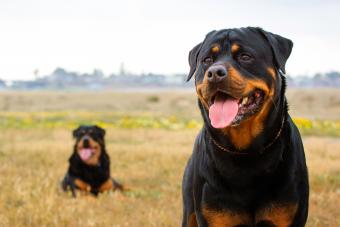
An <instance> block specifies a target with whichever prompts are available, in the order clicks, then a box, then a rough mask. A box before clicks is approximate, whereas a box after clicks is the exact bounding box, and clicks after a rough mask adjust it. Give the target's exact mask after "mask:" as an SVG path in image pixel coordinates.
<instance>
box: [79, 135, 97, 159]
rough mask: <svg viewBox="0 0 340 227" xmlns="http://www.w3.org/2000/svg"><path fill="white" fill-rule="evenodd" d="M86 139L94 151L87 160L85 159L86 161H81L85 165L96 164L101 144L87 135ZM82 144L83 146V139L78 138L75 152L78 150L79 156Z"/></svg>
mask: <svg viewBox="0 0 340 227" xmlns="http://www.w3.org/2000/svg"><path fill="white" fill-rule="evenodd" d="M88 139H89V143H90V147H91V149H93V150H94V153H93V155H92V156H91V157H90V158H89V159H88V160H86V161H84V160H82V161H83V162H84V163H85V164H87V165H98V163H99V157H100V155H101V153H102V149H101V146H100V144H99V143H98V142H97V141H95V140H94V139H92V138H91V137H89V138H88ZM83 146H84V145H83V139H80V140H79V142H78V144H77V152H78V155H79V156H80V150H81V149H82V148H83Z"/></svg>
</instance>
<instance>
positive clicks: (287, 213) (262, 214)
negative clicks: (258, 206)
mask: <svg viewBox="0 0 340 227" xmlns="http://www.w3.org/2000/svg"><path fill="white" fill-rule="evenodd" d="M297 208H298V205H297V204H296V203H294V204H287V205H271V206H269V207H266V208H264V209H262V210H260V211H258V212H257V213H256V214H255V221H256V223H258V222H260V221H270V222H272V223H273V224H274V225H275V226H277V227H289V226H290V225H291V224H292V222H293V220H294V217H295V214H296V211H297Z"/></svg>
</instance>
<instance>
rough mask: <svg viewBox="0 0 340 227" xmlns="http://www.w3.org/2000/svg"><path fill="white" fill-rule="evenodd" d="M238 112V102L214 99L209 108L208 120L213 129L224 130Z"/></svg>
mask: <svg viewBox="0 0 340 227" xmlns="http://www.w3.org/2000/svg"><path fill="white" fill-rule="evenodd" d="M237 112H238V100H236V99H226V100H222V99H219V98H218V97H216V98H215V102H214V104H212V105H211V106H210V108H209V118H210V122H211V125H212V126H213V127H214V128H225V127H227V126H228V125H230V123H231V122H232V121H233V120H234V118H235V117H236V115H237Z"/></svg>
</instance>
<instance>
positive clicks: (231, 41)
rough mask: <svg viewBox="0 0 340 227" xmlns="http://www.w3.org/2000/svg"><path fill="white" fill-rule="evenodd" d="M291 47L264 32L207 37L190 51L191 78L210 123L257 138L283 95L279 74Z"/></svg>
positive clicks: (246, 30)
mask: <svg viewBox="0 0 340 227" xmlns="http://www.w3.org/2000/svg"><path fill="white" fill-rule="evenodd" d="M292 47H293V43H292V42H291V41H290V40H289V39H286V38H284V37H281V36H279V35H276V34H273V33H270V32H266V31H264V30H262V29H261V28H253V27H247V28H240V29H225V30H219V31H212V32H210V33H208V34H207V36H206V38H205V40H204V41H203V42H202V43H200V44H198V45H196V46H195V47H194V48H193V49H192V50H191V51H190V53H189V64H190V72H189V75H188V80H190V78H191V77H194V78H195V85H196V92H197V95H198V97H199V100H200V102H201V104H202V106H203V109H205V110H204V111H206V113H207V114H206V115H207V117H208V118H209V120H208V121H206V122H207V123H208V124H210V126H212V127H213V128H216V129H220V130H222V131H223V132H225V133H230V132H231V131H230V130H236V129H237V128H238V129H240V128H245V127H246V128H249V130H253V131H254V133H253V134H258V133H259V132H260V131H261V130H262V128H263V122H264V119H265V118H266V116H267V114H268V112H269V111H268V110H269V109H270V107H271V106H272V105H273V103H274V102H275V100H276V98H277V96H279V95H281V89H282V78H281V73H280V71H282V72H283V73H284V72H285V63H286V61H287V59H288V57H289V55H290V53H291V50H292ZM253 123H256V124H253ZM250 128H252V129H250ZM255 131H257V133H255Z"/></svg>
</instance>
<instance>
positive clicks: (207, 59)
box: [203, 57, 214, 65]
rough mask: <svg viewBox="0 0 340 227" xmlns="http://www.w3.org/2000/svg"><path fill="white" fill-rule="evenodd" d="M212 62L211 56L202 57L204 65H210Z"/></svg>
mask: <svg viewBox="0 0 340 227" xmlns="http://www.w3.org/2000/svg"><path fill="white" fill-rule="evenodd" d="M213 62H214V60H213V59H212V57H206V58H204V60H203V63H204V64H206V65H210V64H212V63H213Z"/></svg>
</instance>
